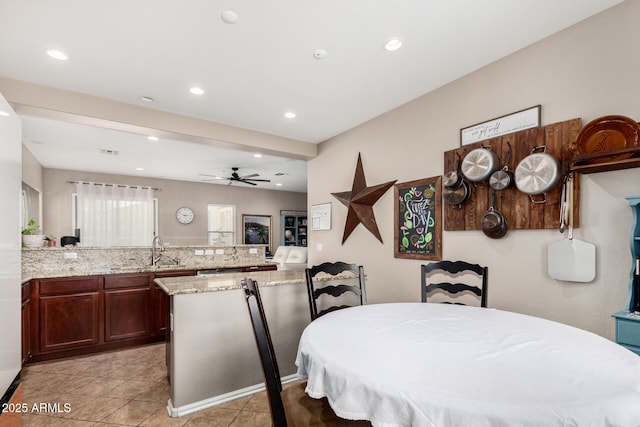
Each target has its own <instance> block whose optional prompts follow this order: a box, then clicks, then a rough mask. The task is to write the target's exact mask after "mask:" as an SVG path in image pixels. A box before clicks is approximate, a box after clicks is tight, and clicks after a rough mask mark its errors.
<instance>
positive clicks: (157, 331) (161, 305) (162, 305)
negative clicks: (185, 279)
mask: <svg viewBox="0 0 640 427" xmlns="http://www.w3.org/2000/svg"><path fill="white" fill-rule="evenodd" d="M195 275H196V272H195V271H194V270H180V271H163V272H156V274H155V276H154V278H157V279H161V278H164V277H182V276H195ZM169 301H170V297H169V295H167V293H166V292H165V291H163V290H162V288H161V287H160V286H158V285H155V284H154V292H153V311H154V314H153V318H154V321H155V326H154V335H155V336H156V337H165V339H168V338H169V337H168V333H167V327H168V325H169Z"/></svg>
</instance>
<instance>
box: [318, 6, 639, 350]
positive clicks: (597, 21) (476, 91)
mask: <svg viewBox="0 0 640 427" xmlns="http://www.w3.org/2000/svg"><path fill="white" fill-rule="evenodd" d="M638 16H640V1H638V0H631V1H627V2H625V3H623V4H621V5H620V6H618V7H615V8H613V9H611V10H609V11H606V12H604V13H602V14H600V15H597V16H595V17H593V18H591V19H589V20H587V21H584V22H582V23H579V24H577V25H576V26H574V27H572V28H569V29H567V30H565V31H563V32H561V33H559V34H556V35H554V36H552V37H550V38H548V39H546V40H543V41H542V42H540V43H537V44H535V45H533V46H531V47H528V48H526V49H523V50H521V51H519V52H517V53H515V54H513V55H511V56H509V57H507V58H504V59H503V60H501V61H498V62H496V63H493V64H491V65H489V66H487V67H485V68H484V69H481V70H479V71H477V72H474V73H472V74H470V75H467V76H465V77H464V78H461V79H459V80H458V81H456V82H454V83H452V84H450V85H448V86H445V87H443V88H441V89H439V90H437V91H434V92H432V93H429V94H426V95H424V96H422V97H420V98H418V99H416V100H414V101H412V102H410V103H408V104H405V105H403V106H401V107H399V108H397V109H395V110H393V111H391V112H389V113H387V114H384V115H382V116H380V117H378V118H376V119H374V120H371V121H370V122H367V123H365V124H363V125H361V126H359V127H357V128H355V129H353V130H351V131H349V132H346V133H344V134H342V135H339V136H337V137H335V138H333V139H331V140H329V141H327V142H325V143H322V144H321V145H320V147H319V149H318V157H317V158H315V159H313V160H311V161H310V162H309V166H308V173H309V180H308V183H309V184H308V195H309V196H308V198H309V206H311V205H313V204H317V203H324V202H329V201H330V202H332V229H331V230H330V231H315V232H311V235H310V238H309V262H310V263H311V264H317V263H320V262H322V261H326V260H336V259H342V260H345V261H350V262H357V263H361V264H363V265H364V266H365V270H366V272H367V275H368V280H367V295H368V298H369V301H370V302H373V303H377V302H385V301H419V299H420V264H421V261H416V260H406V259H395V258H394V257H393V228H392V227H393V226H392V221H393V190H389V191H388V192H387V193H386V194H385V195H384V196H383V197H382V198H381V199H380V200H379V201H378V202H377V204H376V205H375V208H374V210H375V215H376V219H377V222H378V226H379V228H380V231H381V233H382V238H383V240H384V244H380V243H379V242H378V241H377V240H376V239H375V237H374V236H373V235H372V234H371V233H369V232H368V231H367V230H366V229H364V227H363V226H361V225H360V226H358V228H357V229H356V230H355V231H354V233H353V234H352V235H351V237H350V238H349V239H348V240H347V241H346V242H345V243H344V244H341V240H342V232H343V229H344V222H345V218H346V208H345V207H344V206H343V205H341V204H340V203H339V202H338V201H337V200H336V199H334V198H333V197H332V196H331V195H330V193H332V192H338V191H346V190H349V189H350V188H351V184H352V181H353V175H354V171H355V165H356V160H357V156H358V152H360V153H362V160H363V165H364V171H365V175H366V177H367V183H368V184H369V185H375V184H380V183H383V182H386V181H389V180H393V179H398V182H404V181H411V180H415V179H420V178H426V177H431V176H436V175H440V174H442V173H443V152H444V151H447V150H450V149H453V148H456V147H457V146H459V131H460V128H462V127H465V126H468V125H471V124H474V123H477V122H480V121H483V120H488V119H491V118H493V117H497V116H501V115H503V114H507V113H510V112H513V111H518V110H520V109H523V108H527V107H530V106H533V105H537V104H542V124H543V125H546V124H550V123H555V122H559V121H564V120H568V119H572V118H576V117H580V118H582V120H583V124H586V123H587V122H588V121H590V120H592V119H594V118H597V117H600V116H604V115H609V114H621V115H626V116H629V117H633V118H635V119H636V120H638V119H640V97H639V96H638V94H639V93H640V90H638V89H639V82H640V79H639V78H638V76H639V75H640V55H637V54H636V53H635V52H637V40H640V26H639V25H637V17H638ZM443 66H446V64H443ZM398 83H399V84H402V83H401V82H398ZM580 179H581V186H582V187H581V188H582V192H581V198H582V200H581V206H580V208H581V213H582V216H581V227H580V229H578V230H576V236H577V237H579V238H582V239H585V240H588V241H591V242H594V243H595V244H596V245H597V277H596V279H595V281H593V282H592V283H582V284H581V283H569V282H559V281H555V280H552V279H550V278H549V277H548V275H547V272H546V271H547V262H546V249H547V246H548V245H549V244H550V243H552V242H555V241H557V240H559V239H561V238H562V237H561V235H560V233H559V232H558V231H557V230H539V231H534V230H517V231H511V232H509V233H508V234H507V236H506V237H505V238H503V239H501V240H491V239H488V238H486V237H485V236H484V235H483V234H482V232H479V231H463V232H444V233H443V245H442V247H443V258H445V259H465V260H469V261H473V262H477V263H480V264H483V265H487V266H488V267H489V292H488V304H489V306H490V307H495V308H500V309H506V310H512V311H516V312H521V313H527V314H532V315H537V316H541V317H544V318H548V319H552V320H557V321H561V322H564V323H567V324H571V325H575V326H578V327H581V328H584V329H587V330H590V331H593V332H595V333H597V334H600V335H603V336H605V337H608V338H610V339H613V337H614V322H613V320H612V319H611V317H610V315H611V314H612V313H614V312H616V311H619V310H621V309H623V308H624V306H625V303H626V298H627V292H628V282H629V271H630V268H631V256H630V252H629V232H630V229H631V211H630V209H629V208H628V206H627V203H626V201H625V200H624V196H625V195H629V194H639V193H640V169H630V170H626V171H615V172H605V173H598V174H591V175H584V176H582V177H581V178H580ZM317 245H322V251H320V250H318V247H317Z"/></svg>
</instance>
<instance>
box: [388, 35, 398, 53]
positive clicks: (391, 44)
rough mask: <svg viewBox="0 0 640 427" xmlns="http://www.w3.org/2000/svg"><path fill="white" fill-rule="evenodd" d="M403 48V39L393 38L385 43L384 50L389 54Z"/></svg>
mask: <svg viewBox="0 0 640 427" xmlns="http://www.w3.org/2000/svg"><path fill="white" fill-rule="evenodd" d="M401 47H402V39H400V38H397V37H395V38H392V39H389V40H387V41H386V42H384V49H385V50H388V51H389V52H393V51H394V50H398V49H400V48H401Z"/></svg>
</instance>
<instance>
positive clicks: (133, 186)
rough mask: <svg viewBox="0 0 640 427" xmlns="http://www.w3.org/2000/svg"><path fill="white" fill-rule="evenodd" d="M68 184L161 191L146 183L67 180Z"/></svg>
mask: <svg viewBox="0 0 640 427" xmlns="http://www.w3.org/2000/svg"><path fill="white" fill-rule="evenodd" d="M67 183H68V184H93V185H104V186H105V187H121V188H124V187H131V188H141V189H143V190H144V189H147V188H150V189H152V190H154V191H161V189H160V188H157V187H149V186H148V185H126V184H109V183H106V182H87V181H67Z"/></svg>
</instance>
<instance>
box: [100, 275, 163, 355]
mask: <svg viewBox="0 0 640 427" xmlns="http://www.w3.org/2000/svg"><path fill="white" fill-rule="evenodd" d="M152 277H153V275H151V274H149V273H139V274H116V275H108V276H105V277H104V315H105V322H104V339H105V341H106V342H109V341H117V340H123V339H131V338H144V337H148V336H150V335H151V310H152V307H151V306H152V300H151V291H152V289H153V288H152V285H151V283H152Z"/></svg>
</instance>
